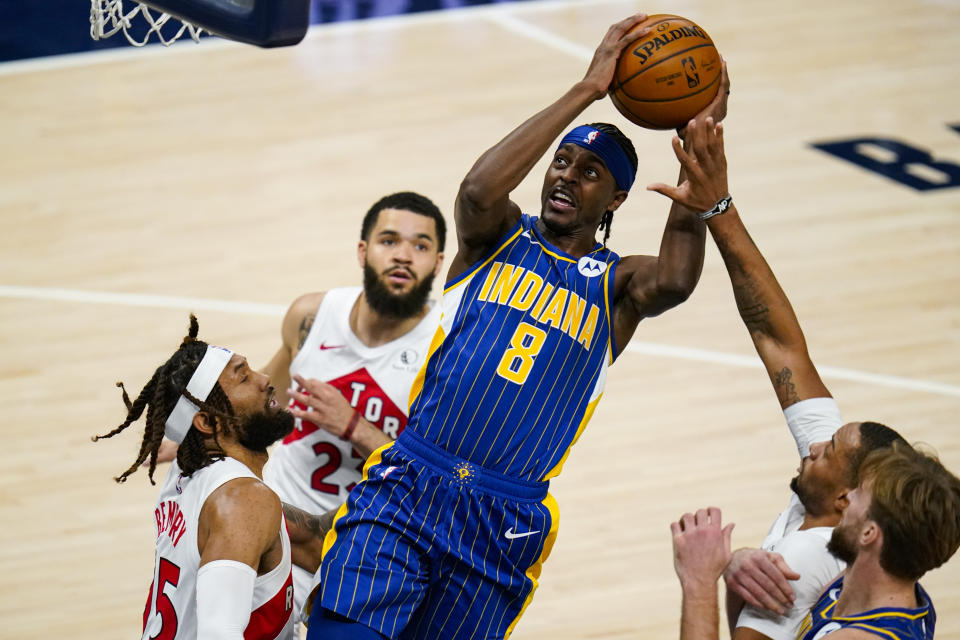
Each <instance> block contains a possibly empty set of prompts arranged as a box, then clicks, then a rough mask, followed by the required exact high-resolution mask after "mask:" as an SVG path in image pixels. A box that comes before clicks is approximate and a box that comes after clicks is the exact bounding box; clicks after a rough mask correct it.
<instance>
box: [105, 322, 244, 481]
mask: <svg viewBox="0 0 960 640" xmlns="http://www.w3.org/2000/svg"><path fill="white" fill-rule="evenodd" d="M199 329H200V325H199V323H198V322H197V318H196V316H194V315H193V314H192V313H191V314H190V329H189V331H188V333H187V335H186V337H184V339H183V342H181V343H180V347H179V348H178V349H177V350H176V352H174V354H173V355H172V356H170V359H169V360H167V361H166V362H165V363H163V364H162V365H160V366H159V367H158V368H157V370H156V371H154V372H153V376H152V377H151V378H150V381H149V382H147V384H146V386H145V387H144V388H143V389H142V390H141V391H140V393H139V395H137V399H136V400H134V401H133V402H130V396H129V395H127V389H126V387H124V386H123V383H122V382H118V383H117V386H118V387H119V388H120V391H121V393H122V397H123V404H124V405H125V406H126V407H127V417H126V419H125V420H124V421H123V423H121V424H120V426H118V427H117V428H115V429H113V430H112V431H110V432H109V433H106V434H104V435H102V436H93V438H91V439H92V440H93V441H94V442H96V441H98V440H100V439H101V438H112V437H113V436H115V435H117V434H118V433H120V432H121V431H123V430H124V429H126V428H127V427H129V426H130V425H131V424H133V423H134V422H136V421H137V420H139V419H140V416H142V415H143V412H144V409H146V412H147V419H146V427H145V429H144V431H143V440H142V442H141V443H140V452H139V453H138V454H137V459H136V460H134V462H133V464H131V465H130V467H129V468H128V469H127V470H126V471H124V472H123V473H121V474H120V475H119V476H117V477H115V478H114V480H116V481H117V482H126V480H127V477H128V476H130V475H131V474H132V473H133V472H135V471H136V470H137V469H138V468H139V467H140V465H142V464H143V462H144V461H145V460H147V458H148V457H149V459H150V465H149V476H150V484H156V482H155V481H154V479H153V472H154V470H155V469H156V468H157V453H158V451H159V450H160V444H161V443H162V442H163V435H164V430H165V428H166V422H167V417H168V416H169V415H170V413H171V412H172V411H173V408H174V407H175V406H176V404H177V402H178V401H179V400H180V396H181V395H183V396H185V397H186V398H187V399H188V400H190V402H192V403H194V404H195V405H197V406H198V407H200V410H201V411H204V412H206V413H207V414H208V416H209V417H210V420H211V421H212V423H213V424H214V425H216V423H217V421H218V420H223V421H225V422H230V421H231V420H232V418H233V407H232V406H231V405H230V400H229V399H228V398H227V394H226V393H224V391H223V389H222V388H221V387H220V384H219V383H215V384H214V385H213V389H212V390H211V391H210V395H209V396H208V397H207V399H206V401H205V402H201V401H200V400H198V399H197V398H196V397H194V396H193V394H191V393H190V392H189V391H187V389H186V387H187V384H188V383H189V382H190V378H191V376H193V373H194V371H196V370H197V367H198V366H199V365H200V361H201V360H202V359H203V356H204V354H205V353H206V352H207V343H206V342H204V341H202V340H197V333H198V332H199ZM213 438H214V443H215V444H216V448H215V449H214V450H211V449H210V448H209V447H208V446H207V443H206V442H205V441H204V436H203V434H202V433H200V432H199V431H197V430H196V429H193V428H190V429H189V430H188V431H187V435H186V437H185V438H184V440H183V442H182V443H181V444H180V447H179V449H178V450H177V463H178V464H179V465H180V469H181V471H182V472H183V475H185V476H189V475H191V474H193V473H194V472H195V471H197V470H199V469H202V468H203V467H205V466H207V465H209V464H211V463H213V462H214V461H216V460H219V459H221V458H223V453H222V452H221V451H220V443H219V440H218V439H217V431H216V429H215V430H214V434H213Z"/></svg>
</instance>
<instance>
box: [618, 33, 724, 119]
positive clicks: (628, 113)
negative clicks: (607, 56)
mask: <svg viewBox="0 0 960 640" xmlns="http://www.w3.org/2000/svg"><path fill="white" fill-rule="evenodd" d="M646 27H652V29H651V31H650V33H648V34H647V35H645V36H644V37H642V38H640V39H639V40H637V41H636V42H634V43H632V44H631V45H630V46H629V47H627V48H626V49H625V50H624V52H623V53H622V54H621V55H620V59H619V60H618V61H617V69H616V72H615V73H614V76H613V85H612V87H611V89H610V99H611V100H612V101H613V104H614V105H615V106H616V107H617V109H618V110H619V111H620V113H622V114H623V115H624V117H626V118H627V120H630V121H631V122H633V123H634V124H638V125H640V126H641V127H645V128H647V129H675V128H677V127H680V126H683V125H685V124H686V123H687V122H688V121H689V120H690V119H691V118H692V117H693V116H695V115H697V114H698V113H699V112H700V111H702V110H703V109H704V108H705V107H706V106H707V105H708V104H710V101H711V100H713V99H714V97H716V95H717V89H719V87H720V72H721V60H720V54H719V53H718V52H717V48H716V47H715V46H714V45H713V40H712V39H711V38H710V36H709V35H707V32H706V31H704V30H703V29H701V28H700V26H699V25H697V24H696V23H694V22H691V21H690V20H687V19H686V18H681V17H680V16H672V15H666V14H658V15H653V16H650V17H648V18H647V19H646V20H644V21H643V22H641V23H640V24H638V25H637V26H635V27H634V28H633V31H638V30H640V29H644V28H646Z"/></svg>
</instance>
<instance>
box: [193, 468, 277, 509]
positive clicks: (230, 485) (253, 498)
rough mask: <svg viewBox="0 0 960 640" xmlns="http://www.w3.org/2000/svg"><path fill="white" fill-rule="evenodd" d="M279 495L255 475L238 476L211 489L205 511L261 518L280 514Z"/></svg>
mask: <svg viewBox="0 0 960 640" xmlns="http://www.w3.org/2000/svg"><path fill="white" fill-rule="evenodd" d="M280 508H281V504H280V497H279V496H278V495H277V494H276V492H274V490H273V489H271V488H270V487H268V486H267V485H266V484H265V483H264V482H263V481H262V480H260V479H259V478H256V477H249V476H240V477H236V478H232V479H230V480H227V481H226V482H224V483H223V484H221V485H220V486H219V487H217V488H216V489H214V490H213V491H212V492H210V495H209V496H208V497H207V500H206V503H205V504H204V507H203V509H204V511H207V510H210V511H211V515H213V516H215V517H217V518H224V519H229V520H234V519H236V518H246V517H248V516H249V517H252V518H254V519H257V518H260V517H262V516H264V515H267V514H271V515H274V516H276V518H277V519H279V517H280Z"/></svg>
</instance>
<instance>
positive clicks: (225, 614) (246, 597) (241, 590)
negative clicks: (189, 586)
mask: <svg viewBox="0 0 960 640" xmlns="http://www.w3.org/2000/svg"><path fill="white" fill-rule="evenodd" d="M256 579H257V572H256V571H255V570H254V568H253V567H251V566H250V565H247V564H244V563H242V562H237V561H236V560H214V561H213V562H208V563H207V564H205V565H203V566H202V567H200V570H199V571H197V638H203V639H204V640H242V638H243V632H244V630H245V629H246V628H247V623H249V622H250V611H251V610H252V609H253V587H254V581H255V580H256Z"/></svg>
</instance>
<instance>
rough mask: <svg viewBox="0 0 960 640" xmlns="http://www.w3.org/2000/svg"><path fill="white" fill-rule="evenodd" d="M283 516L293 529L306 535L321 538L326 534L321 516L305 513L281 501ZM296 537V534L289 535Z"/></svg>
mask: <svg viewBox="0 0 960 640" xmlns="http://www.w3.org/2000/svg"><path fill="white" fill-rule="evenodd" d="M283 516H284V517H285V518H286V519H287V525H288V526H289V527H290V529H291V533H293V531H301V532H303V533H304V534H306V535H307V536H312V537H315V538H321V539H322V538H323V537H324V536H325V535H327V528H326V527H324V524H323V522H322V520H321V519H322V516H316V515H313V514H312V513H307V512H306V511H304V510H303V509H298V508H297V507H295V506H293V505H292V504H287V503H286V502H284V503H283ZM291 537H294V538H298V536H295V535H294V536H291Z"/></svg>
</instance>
